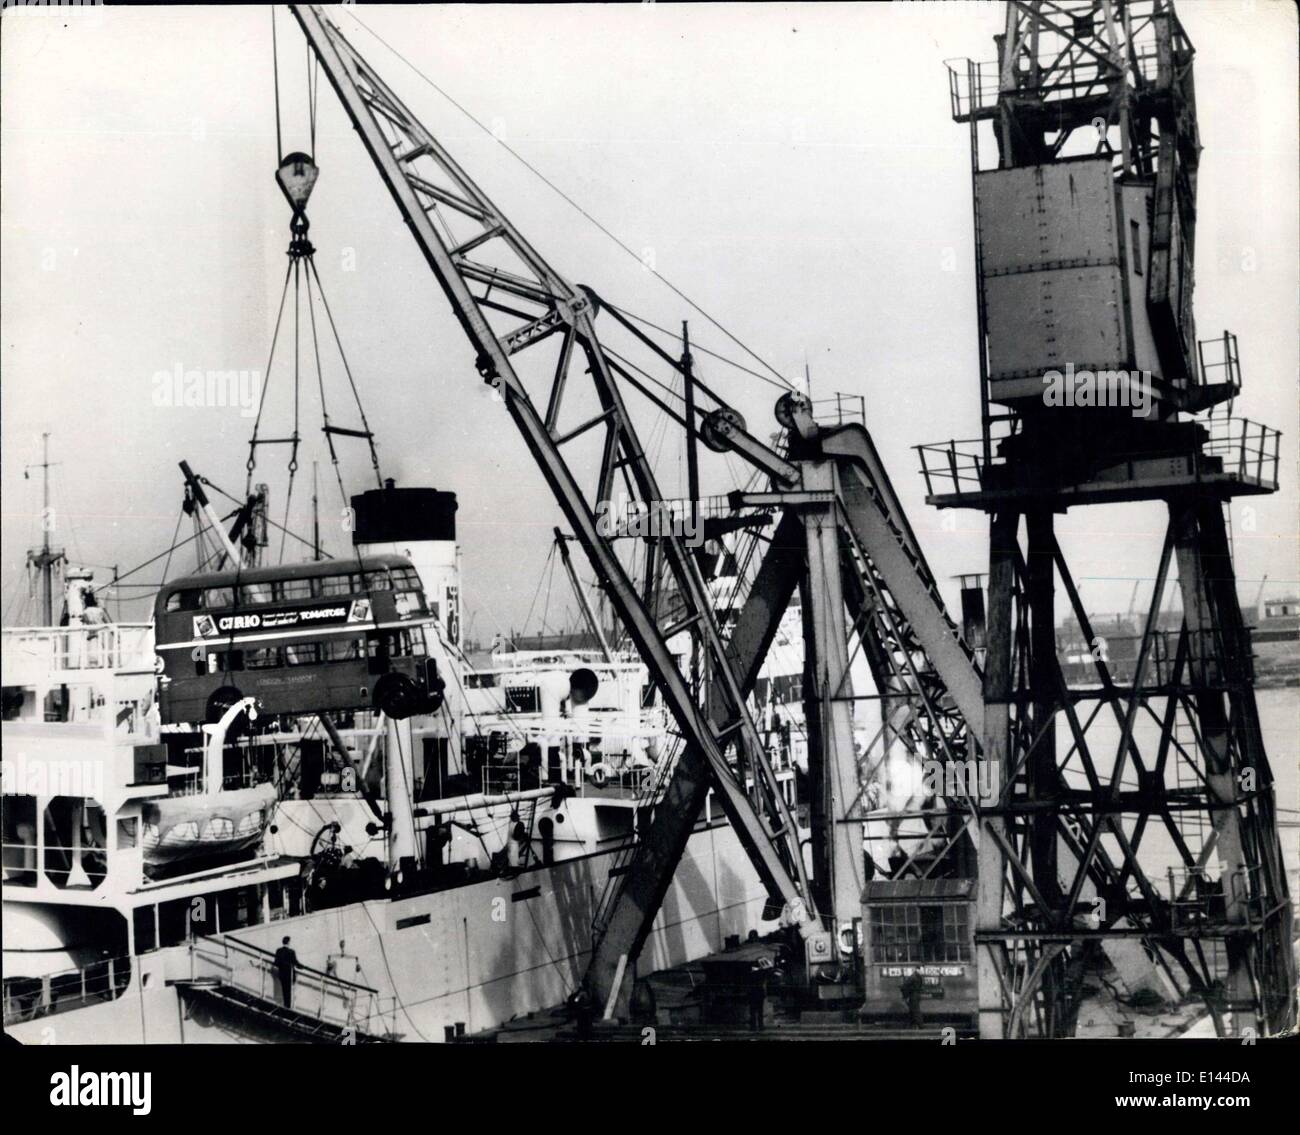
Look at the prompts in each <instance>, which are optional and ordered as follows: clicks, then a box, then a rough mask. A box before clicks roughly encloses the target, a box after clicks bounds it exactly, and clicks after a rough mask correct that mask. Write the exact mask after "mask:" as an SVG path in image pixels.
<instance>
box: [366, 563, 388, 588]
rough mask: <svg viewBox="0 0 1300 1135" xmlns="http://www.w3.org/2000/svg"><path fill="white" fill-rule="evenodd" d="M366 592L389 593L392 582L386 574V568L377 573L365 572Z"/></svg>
mask: <svg viewBox="0 0 1300 1135" xmlns="http://www.w3.org/2000/svg"><path fill="white" fill-rule="evenodd" d="M365 589H366V590H367V591H391V590H392V589H393V581H392V579H391V577H390V576H389V574H388V569H387V568H380V569H379V570H378V571H368V572H366V588H365Z"/></svg>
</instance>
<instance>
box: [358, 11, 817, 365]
mask: <svg viewBox="0 0 1300 1135" xmlns="http://www.w3.org/2000/svg"><path fill="white" fill-rule="evenodd" d="M348 15H349V16H351V17H352V19H353V20H354V21H355V22H356V23H357V24H359V25H360V26H361V27H362V28H363V29H365V31H366V32H368V33H369V34H370V35H371V36H372V37H374V39H376V40H378V41H379V42H380V43H381V44H383V45H384V47H386V48H387V49H388V50H389V51H391V52H392V53H393V54H394V55H395V56H397V58H398V59H400V60H401V61H402V62H403V63H404V64H406V66H407V67H408V68H410V70H412V71H414V72H415V74H416V75H417V76H418V77H419V78H420V79H422V80H423V81H424V82H425V83H427V84H428V85H429V86H431V87H432V88H433V89H434V90H435V91H437V92H438V94H440V95H441V96H442V97H443V98H444V99H446V100H447V101H448V102H449V103H451V105H452V106H454V107H455V108H456V109H457V110H458V111H460V113H461V114H463V115H464V116H465V117H466V118H468V119H469V120H470V121H471V122H472V123H473V124H474V125H475V126H477V127H478V128H479V129H480V130H482V131H483V133H484V134H487V135H488V136H489V137H490V138H492V139H494V140H495V141H496V143H497V144H498V145H499V146H501V147H502V148H503V149H504V150H505V151H506V153H508V154H510V156H511V157H513V158H514V159H515V160H516V161H518V162H519V163H520V164H521V165H523V166H524V167H525V168H526V169H527V170H528V171H529V172H530V173H532V174H533V175H534V176H535V177H537V178H538V179H539V180H540V181H541V182H542V183H543V184H544V185H546V186H547V187H548V188H549V189H551V190H552V191H553V192H555V193H556V194H558V195H559V196H560V197H561V198H563V200H564V201H565V202H567V203H568V205H569V206H570V207H572V208H573V209H575V210H577V212H578V213H580V214H581V215H582V216H583V217H584V218H586V220H588V221H589V222H590V223H591V224H592V225H594V226H595V227H596V228H597V229H599V230H600V232H602V233H603V234H604V235H605V236H606V237H608V238H609V239H610V240H611V241H613V242H614V244H616V245H617V246H618V247H619V248H620V249H622V251H623V252H625V253H626V254H627V255H628V256H630V257H631V258H632V259H633V260H635V261H636V262H637V264H639V265H640V266H641V267H642V268H645V269H646V270H647V271H649V272H650V274H651V275H652V276H654V277H655V278H656V279H658V280H659V282H660V283H662V284H663V285H664V286H665V287H667V288H668V289H669V290H670V291H671V292H673V294H674V295H676V296H677V297H678V299H680V300H682V301H683V302H684V303H686V304H687V305H688V306H690V307H691V308H692V309H693V310H694V311H696V312H697V313H699V314H700V315H701V316H703V317H704V318H705V319H707V320H708V321H709V322H710V323H711V324H713V326H714V327H716V328H717V329H718V330H719V331H721V332H722V334H724V335H725V336H726V337H727V338H728V339H730V340H731V341H732V342H733V343H735V344H736V346H738V347H739V348H740V349H741V350H742V351H744V352H745V354H747V355H748V356H749V357H750V358H752V359H753V360H754V361H755V362H757V363H758V364H759V365H760V366H762V367H764V368H766V369H767V370H768V371H770V372H771V373H772V374H773V375H774V376H775V377H776V379H777V380H778V381H779V382H780V383H781V384H782V385H783V386H784V387H786V388H787V389H790V390H794V389H796V387H795V386H794V384H793V383H792V382H791V381H790V380H789V379H788V378H786V377H785V376H784V375H782V374H781V372H780V371H778V370H777V369H776V368H775V367H773V366H772V365H771V364H770V363H769V362H768V361H767V360H766V359H764V358H763V357H762V356H761V355H759V354H758V353H757V352H756V351H754V350H753V349H751V348H750V347H749V346H748V345H746V344H745V343H744V342H743V341H742V340H741V339H740V338H738V337H737V336H736V335H734V334H732V332H731V331H729V330H728V329H727V328H726V327H724V326H723V325H722V324H721V323H720V322H719V321H718V320H716V319H714V317H713V316H712V315H710V314H709V313H708V312H707V311H705V310H704V308H702V307H700V305H699V304H697V303H696V302H695V301H694V300H693V299H691V297H690V296H688V295H687V294H686V293H685V292H683V291H682V290H681V289H680V288H679V287H677V285H676V284H674V283H673V282H672V281H671V280H669V279H668V278H667V277H666V276H664V275H663V274H662V273H661V272H659V271H657V270H656V269H655V268H652V267H650V266H649V265H648V264H646V263H645V262H644V260H643V258H642V257H641V256H639V255H638V254H637V253H636V252H635V251H634V250H633V249H632V248H630V247H629V246H628V245H627V244H626V243H624V242H623V241H622V240H620V239H619V238H618V237H617V236H615V235H614V233H612V232H611V231H610V230H609V229H607V228H606V227H605V226H604V225H602V224H601V223H600V222H599V221H598V220H596V218H595V217H593V216H592V215H591V214H590V213H588V212H587V210H586V209H584V208H583V207H582V206H581V205H579V204H578V203H577V202H576V201H575V200H574V199H573V198H572V197H570V196H569V195H568V194H567V193H565V192H564V190H562V189H561V188H560V187H559V186H558V185H556V184H555V183H554V182H553V181H551V180H550V179H549V178H548V177H547V176H546V175H545V174H543V173H542V172H541V170H539V169H538V168H537V167H536V166H534V165H533V164H532V163H531V162H529V161H528V159H527V158H525V157H523V155H522V154H520V153H519V152H518V151H517V150H515V149H513V148H512V147H511V146H510V145H509V143H507V142H506V141H505V140H504V139H502V138H500V137H499V136H498V135H496V134H494V133H493V132H492V131H491V130H490V129H489V128H488V127H487V126H485V125H484V124H483V123H482V122H480V121H479V120H478V119H477V118H475V117H474V115H473V114H471V113H470V112H469V111H468V110H467V109H466V108H465V107H464V106H462V105H461V104H460V103H459V102H457V101H456V100H455V99H454V98H452V97H451V95H449V94H448V93H447V92H446V91H444V90H443V89H442V88H441V87H440V86H438V84H437V83H435V82H434V81H433V80H432V79H431V78H429V76H428V75H426V74H425V73H424V72H423V71H421V70H420V69H419V68H418V67H416V65H415V64H414V63H412V62H411V61H410V60H409V59H407V58H406V56H405V55H403V54H402V53H401V52H400V51H398V50H397V48H395V47H393V45H392V44H390V43H389V42H388V41H387V40H386V39H384V38H383V36H381V35H380V34H379V33H378V32H376V31H375V30H374V29H373V28H371V27H370V26H369V25H368V24H366V23H365V22H364V21H363V20H361V19H359V18H358V17H357V15H356V14H355V13H354V12H351V11H349V12H348ZM767 381H770V380H767Z"/></svg>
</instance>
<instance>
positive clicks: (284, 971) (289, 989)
mask: <svg viewBox="0 0 1300 1135" xmlns="http://www.w3.org/2000/svg"><path fill="white" fill-rule="evenodd" d="M273 964H274V965H275V969H276V972H277V973H278V974H279V975H280V992H281V994H282V996H283V997H284V1007H285V1008H286V1009H292V1008H293V973H294V970H295V969H297V967H298V955H297V954H295V953H294V952H293V951H292V950H291V949H289V939H288V937H286V938H285V939H284V941H283V942H282V943H281V945H280V948H279V949H278V950H276V951H275V962H274V963H273Z"/></svg>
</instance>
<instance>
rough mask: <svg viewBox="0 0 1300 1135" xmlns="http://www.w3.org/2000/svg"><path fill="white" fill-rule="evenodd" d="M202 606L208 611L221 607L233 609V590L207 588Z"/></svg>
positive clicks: (231, 588)
mask: <svg viewBox="0 0 1300 1135" xmlns="http://www.w3.org/2000/svg"><path fill="white" fill-rule="evenodd" d="M203 605H204V606H205V607H207V608H208V610H210V611H211V610H214V609H217V608H221V607H233V606H234V605H235V589H234V588H233V587H209V588H208V589H207V591H205V592H204V593H203Z"/></svg>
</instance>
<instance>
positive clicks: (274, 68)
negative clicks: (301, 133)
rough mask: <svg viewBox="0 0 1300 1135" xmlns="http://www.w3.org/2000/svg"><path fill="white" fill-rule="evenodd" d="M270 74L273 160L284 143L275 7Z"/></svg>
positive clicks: (278, 156) (272, 17)
mask: <svg viewBox="0 0 1300 1135" xmlns="http://www.w3.org/2000/svg"><path fill="white" fill-rule="evenodd" d="M271 74H272V76H273V81H274V84H275V160H276V164H277V165H278V164H279V161H280V159H281V158H282V157H284V142H283V140H282V138H281V135H280V49H279V46H278V44H277V43H276V38H275V5H274V4H272V5H271Z"/></svg>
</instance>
